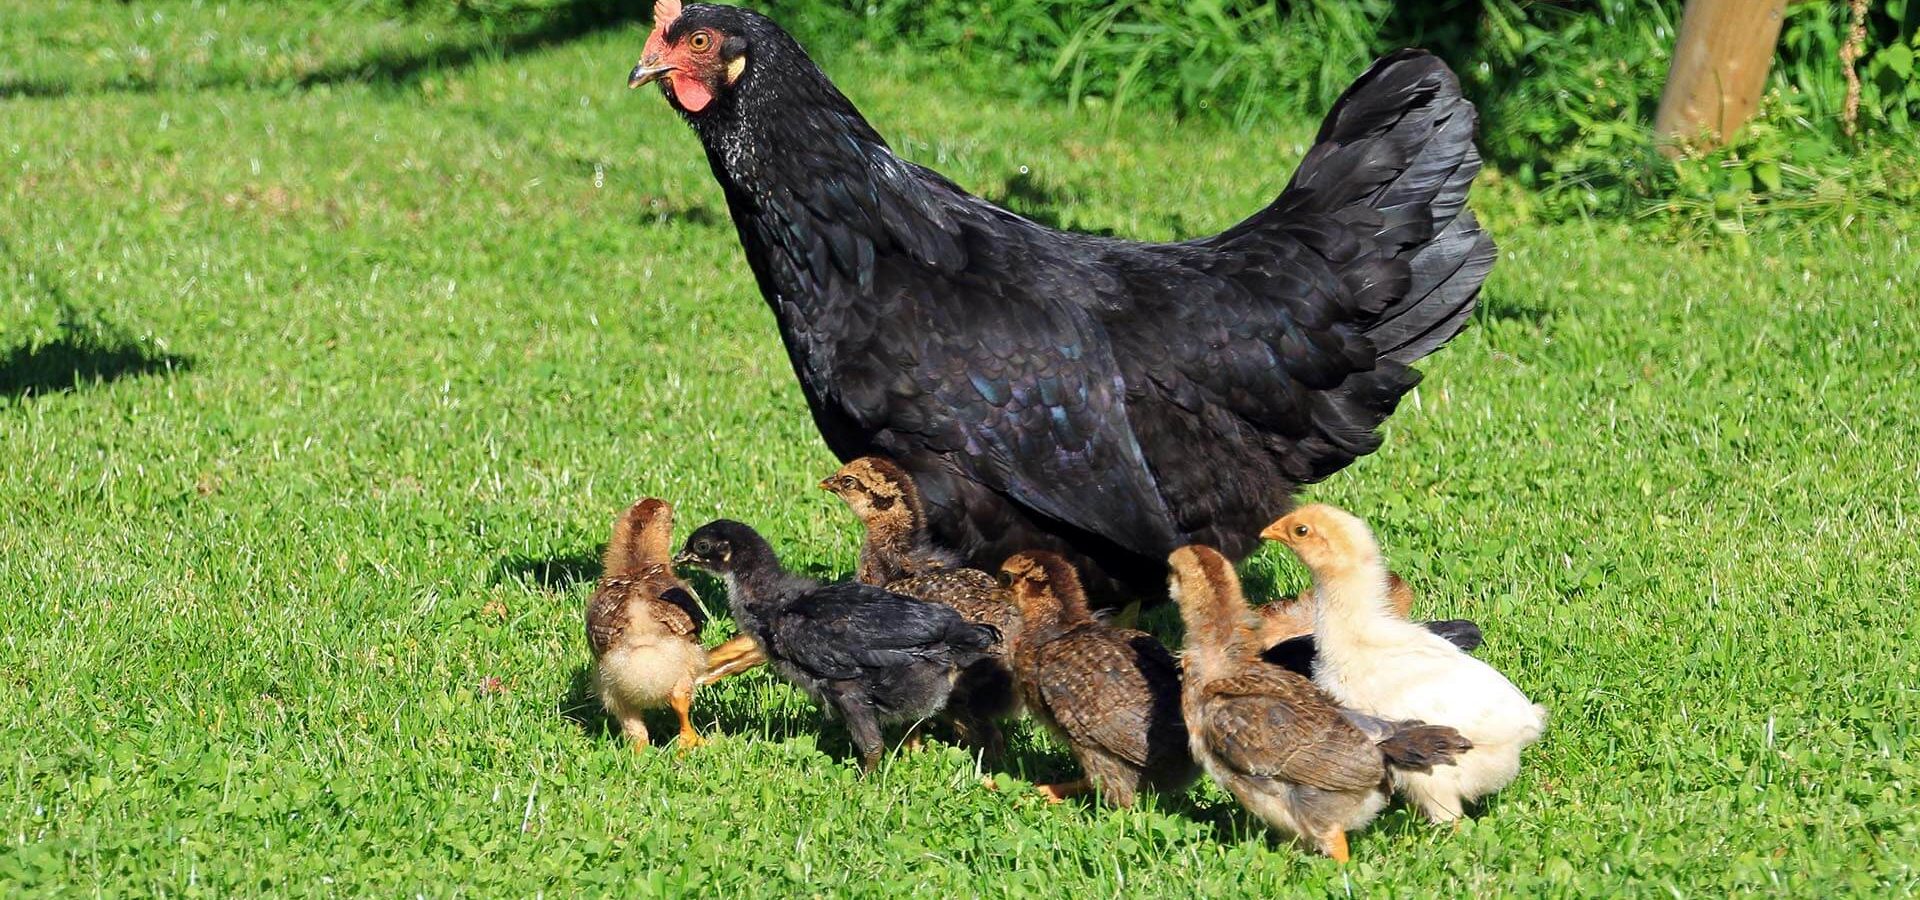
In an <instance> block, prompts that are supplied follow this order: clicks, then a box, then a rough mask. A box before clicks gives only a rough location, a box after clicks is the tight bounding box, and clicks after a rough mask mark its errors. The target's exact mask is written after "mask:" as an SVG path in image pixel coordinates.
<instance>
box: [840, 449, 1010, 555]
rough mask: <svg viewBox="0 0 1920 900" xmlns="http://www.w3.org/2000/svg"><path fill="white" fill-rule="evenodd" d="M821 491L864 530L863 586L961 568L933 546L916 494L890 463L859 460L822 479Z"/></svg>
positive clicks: (907, 477)
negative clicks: (832, 497)
mask: <svg viewBox="0 0 1920 900" xmlns="http://www.w3.org/2000/svg"><path fill="white" fill-rule="evenodd" d="M820 489H821V490H824V491H831V492H832V493H833V494H834V495H835V496H837V497H839V498H840V499H841V501H842V502H844V503H846V504H847V508H849V509H851V510H853V514H854V515H855V516H858V517H859V518H860V522H861V524H863V525H865V526H866V527H867V537H866V540H865V541H862V542H861V544H860V563H859V567H858V568H857V569H855V570H854V579H855V580H857V581H859V582H860V583H861V584H873V585H886V584H891V583H892V582H895V581H898V580H900V579H902V578H907V577H910V576H913V575H920V574H923V573H926V572H931V571H934V570H937V569H946V568H952V567H954V566H956V565H958V564H959V557H957V556H955V555H954V554H952V553H948V552H946V551H943V550H940V549H939V548H937V547H935V546H934V544H933V538H932V536H931V535H930V534H929V533H928V531H927V511H926V506H925V504H923V503H922V502H921V500H920V489H919V488H918V487H917V486H916V485H915V484H914V481H913V477H912V476H910V475H908V474H907V472H906V470H905V469H902V468H900V467H899V466H897V465H894V464H893V463H892V462H891V461H888V460H886V459H882V458H880V457H878V456H862V457H860V458H859V459H856V460H854V461H852V462H850V463H847V464H846V465H844V466H841V467H840V470H839V471H837V472H835V473H833V474H832V475H829V476H827V477H826V478H824V479H822V480H821V482H820ZM987 580H989V581H991V580H993V579H992V576H988V579H987Z"/></svg>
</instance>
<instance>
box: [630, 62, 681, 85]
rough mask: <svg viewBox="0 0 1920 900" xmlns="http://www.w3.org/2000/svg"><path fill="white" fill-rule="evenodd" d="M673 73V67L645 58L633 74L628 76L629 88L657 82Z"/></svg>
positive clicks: (636, 66)
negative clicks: (663, 76) (661, 77)
mask: <svg viewBox="0 0 1920 900" xmlns="http://www.w3.org/2000/svg"><path fill="white" fill-rule="evenodd" d="M671 71H673V66H671V65H661V64H660V63H659V60H657V59H648V58H644V57H643V58H642V59H641V60H640V62H639V64H638V65H635V66H634V67H633V74H631V75H628V76H627V87H628V88H637V87H639V86H641V85H643V84H647V83H648V82H651V81H656V80H658V79H659V78H660V76H662V75H665V74H667V73H668V72H671Z"/></svg>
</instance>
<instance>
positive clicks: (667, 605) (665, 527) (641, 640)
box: [587, 498, 707, 748]
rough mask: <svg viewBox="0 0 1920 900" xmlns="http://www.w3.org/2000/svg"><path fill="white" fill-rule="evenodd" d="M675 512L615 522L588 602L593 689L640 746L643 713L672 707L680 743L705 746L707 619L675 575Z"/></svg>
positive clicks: (640, 508) (661, 504) (640, 509)
mask: <svg viewBox="0 0 1920 900" xmlns="http://www.w3.org/2000/svg"><path fill="white" fill-rule="evenodd" d="M672 540H673V507H672V506H670V505H668V504H667V502H666V501H664V500H655V499H651V498H649V499H646V500H642V501H640V502H639V503H635V504H634V505H633V506H632V507H631V508H630V509H628V510H627V511H626V513H625V514H624V515H622V516H621V517H620V519H619V521H617V522H615V523H614V525H613V539H612V540H611V541H609V542H608V543H607V553H606V558H605V572H604V574H603V575H602V576H601V578H600V584H599V586H598V587H597V588H596V589H595V590H594V592H593V596H592V597H591V598H589V599H588V600H587V643H588V645H589V646H591V647H592V649H593V659H594V668H593V679H592V683H593V690H594V693H595V694H596V695H598V696H599V698H600V703H601V705H602V706H604V707H606V710H607V713H608V714H609V715H612V716H613V717H614V718H615V719H617V720H619V722H620V731H621V732H622V733H623V734H625V735H626V736H627V738H628V739H629V740H631V741H632V742H633V744H634V746H635V747H636V748H638V747H644V746H646V745H647V725H646V722H645V721H644V720H643V718H642V713H643V712H644V711H645V710H648V709H656V708H659V707H661V706H670V707H672V708H673V711H674V714H675V715H677V716H678V717H679V718H680V746H681V747H682V748H688V747H696V746H699V745H700V744H701V743H704V741H703V740H702V739H701V737H700V735H699V733H698V732H696V731H694V728H693V723H692V721H691V720H689V718H688V710H689V709H690V708H691V707H692V705H693V691H694V686H695V684H696V682H697V680H698V679H699V677H700V675H701V674H702V673H704V672H705V671H706V668H707V655H706V652H705V651H703V650H702V649H701V647H700V628H701V626H702V625H704V624H705V622H706V616H705V614H704V613H703V612H702V611H701V609H700V604H699V601H698V600H697V599H696V598H695V597H694V594H693V590H692V589H691V588H689V587H687V585H686V583H685V582H682V581H681V580H680V579H679V578H677V577H675V576H674V574H673V564H672Z"/></svg>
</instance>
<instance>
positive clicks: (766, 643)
mask: <svg viewBox="0 0 1920 900" xmlns="http://www.w3.org/2000/svg"><path fill="white" fill-rule="evenodd" d="M674 561H675V562H678V563H684V564H691V565H696V566H699V567H700V568H703V569H706V570H707V571H709V572H712V573H714V574H716V575H719V576H720V577H721V578H722V579H723V580H724V581H725V582H726V585H727V598H728V604H729V606H730V607H731V608H732V611H733V620H734V622H735V623H736V624H738V625H739V627H740V631H741V632H742V633H743V634H748V635H752V636H753V639H754V640H755V641H758V642H759V644H760V647H761V649H762V650H763V651H764V652H765V653H766V655H767V660H768V661H769V662H770V663H772V665H773V669H774V671H775V672H778V673H780V676H781V677H783V678H785V679H787V680H788V681H790V682H792V683H793V684H794V685H796V686H798V687H799V688H800V689H801V690H804V691H806V692H807V694H808V695H809V696H811V697H812V698H813V699H814V702H816V703H818V704H820V705H821V706H823V707H826V708H830V709H832V710H834V711H835V712H836V713H838V714H839V715H840V718H841V719H842V720H843V721H845V722H846V724H847V732H848V733H849V734H850V735H851V736H852V738H853V742H854V745H855V746H856V747H857V748H858V749H859V751H860V767H861V769H862V771H871V770H872V769H873V767H874V766H875V765H877V764H878V763H879V761H880V753H881V751H882V750H883V748H884V744H883V743H882V741H881V737H880V726H881V725H882V724H883V723H886V722H897V721H905V720H917V719H923V718H926V717H928V716H931V715H933V714H935V713H937V712H939V711H940V710H941V708H942V707H944V706H945V705H946V702H947V695H948V694H949V693H950V692H951V691H952V689H953V681H954V677H955V675H956V673H957V672H959V671H960V670H961V669H962V668H964V667H966V666H967V665H969V664H971V663H973V662H974V661H975V660H978V659H980V658H981V657H982V656H984V655H985V654H986V652H987V648H988V647H990V646H992V644H993V642H994V641H996V640H998V639H999V635H998V634H997V633H996V632H995V631H994V630H993V629H992V628H990V627H987V626H983V625H975V624H972V623H970V622H968V621H966V620H965V619H963V618H961V617H960V614H959V613H957V612H954V611H953V610H952V609H950V608H948V607H945V606H942V605H940V604H937V603H927V602H925V601H922V600H915V599H913V598H911V597H903V596H901V595H899V594H895V593H893V592H891V591H887V590H884V589H881V588H876V587H872V586H870V585H864V584H854V583H843V584H821V583H820V582H818V581H815V580H814V579H811V578H806V577H803V576H800V575H795V574H793V573H791V572H788V571H787V570H786V569H785V568H784V567H782V566H781V565H780V560H779V558H778V557H777V556H775V555H774V552H773V548H772V547H771V546H769V545H768V544H767V541H766V539H765V538H762V537H761V536H760V535H759V534H758V533H757V532H755V531H754V530H753V529H752V528H749V527H747V526H746V525H743V524H741V523H739V522H734V521H729V520H726V519H722V520H719V521H715V522H709V523H707V524H705V525H702V526H700V528H698V529H697V530H695V531H694V532H693V534H692V535H689V536H688V537H687V542H686V545H685V547H684V548H683V549H682V550H681V551H680V553H679V554H677V555H675V557H674Z"/></svg>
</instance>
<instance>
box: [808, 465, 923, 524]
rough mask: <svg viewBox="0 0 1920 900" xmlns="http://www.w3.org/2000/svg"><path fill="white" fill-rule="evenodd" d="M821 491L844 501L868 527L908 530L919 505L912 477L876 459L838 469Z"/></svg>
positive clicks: (915, 516) (825, 480)
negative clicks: (902, 527)
mask: <svg viewBox="0 0 1920 900" xmlns="http://www.w3.org/2000/svg"><path fill="white" fill-rule="evenodd" d="M820 489H821V490H824V491H832V492H833V493H834V495H835V496H837V497H839V498H840V499H841V500H843V501H845V502H846V504H847V508H849V509H851V510H853V514H854V515H856V516H859V517H860V521H862V522H865V523H867V527H869V528H871V527H873V526H874V525H875V524H879V523H892V524H897V525H902V526H908V527H911V526H912V525H913V524H914V522H913V520H914V519H915V518H917V512H918V507H919V505H920V496H919V494H918V492H917V491H915V490H914V485H913V477H912V476H910V475H908V474H907V473H906V471H905V470H904V469H901V468H900V467H899V466H897V465H894V464H893V463H892V462H889V461H887V460H884V459H881V458H880V457H877V456H862V457H860V458H859V459H856V460H854V461H853V462H850V463H847V464H846V465H844V466H841V467H840V471H838V472H835V473H833V474H832V475H829V476H827V477H826V478H825V479H823V480H822V481H821V482H820Z"/></svg>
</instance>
